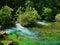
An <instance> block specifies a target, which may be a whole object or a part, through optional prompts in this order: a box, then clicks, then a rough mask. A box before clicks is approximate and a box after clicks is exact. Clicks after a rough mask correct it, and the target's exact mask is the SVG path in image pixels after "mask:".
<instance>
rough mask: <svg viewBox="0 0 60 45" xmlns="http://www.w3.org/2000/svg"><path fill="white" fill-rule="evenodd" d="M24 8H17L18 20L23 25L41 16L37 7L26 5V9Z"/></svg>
mask: <svg viewBox="0 0 60 45" xmlns="http://www.w3.org/2000/svg"><path fill="white" fill-rule="evenodd" d="M24 10H25V11H24ZM24 10H23V8H22V11H21V7H19V8H18V10H17V15H18V19H17V20H18V22H19V23H20V24H22V25H23V26H26V25H29V24H31V23H34V22H35V21H36V20H37V19H39V18H40V16H39V15H38V12H37V11H36V10H35V8H32V7H26V9H24Z"/></svg>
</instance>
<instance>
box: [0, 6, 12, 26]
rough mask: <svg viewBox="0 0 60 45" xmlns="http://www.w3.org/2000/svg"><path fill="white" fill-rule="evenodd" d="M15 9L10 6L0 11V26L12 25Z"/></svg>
mask: <svg viewBox="0 0 60 45" xmlns="http://www.w3.org/2000/svg"><path fill="white" fill-rule="evenodd" d="M11 11H13V9H11V8H10V7H8V6H4V7H2V9H1V10H0V25H4V24H8V23H10V21H11V19H12V13H11Z"/></svg>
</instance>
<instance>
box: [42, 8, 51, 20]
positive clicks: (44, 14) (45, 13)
mask: <svg viewBox="0 0 60 45" xmlns="http://www.w3.org/2000/svg"><path fill="white" fill-rule="evenodd" d="M42 18H44V19H45V20H47V21H50V20H51V19H52V9H51V8H47V7H44V8H43V12H42Z"/></svg>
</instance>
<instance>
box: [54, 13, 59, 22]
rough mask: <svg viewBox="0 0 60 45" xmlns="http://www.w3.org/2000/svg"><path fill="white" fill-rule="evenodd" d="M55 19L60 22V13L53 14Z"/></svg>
mask: <svg viewBox="0 0 60 45" xmlns="http://www.w3.org/2000/svg"><path fill="white" fill-rule="evenodd" d="M55 20H56V21H57V22H60V14H57V15H56V16H55Z"/></svg>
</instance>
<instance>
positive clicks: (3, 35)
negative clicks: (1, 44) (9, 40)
mask: <svg viewBox="0 0 60 45" xmlns="http://www.w3.org/2000/svg"><path fill="white" fill-rule="evenodd" d="M6 36H7V34H6V32H4V31H1V32H0V39H5V37H6Z"/></svg>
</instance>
